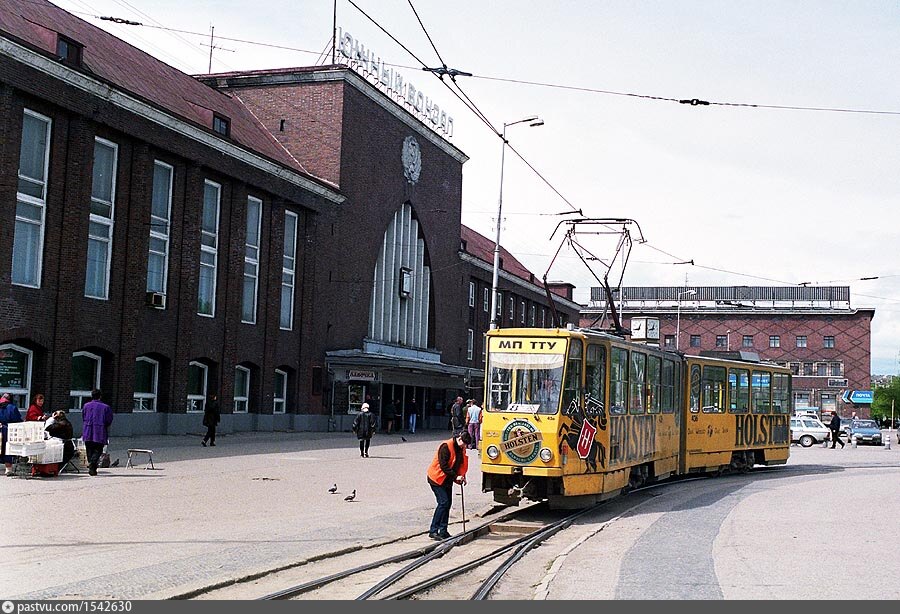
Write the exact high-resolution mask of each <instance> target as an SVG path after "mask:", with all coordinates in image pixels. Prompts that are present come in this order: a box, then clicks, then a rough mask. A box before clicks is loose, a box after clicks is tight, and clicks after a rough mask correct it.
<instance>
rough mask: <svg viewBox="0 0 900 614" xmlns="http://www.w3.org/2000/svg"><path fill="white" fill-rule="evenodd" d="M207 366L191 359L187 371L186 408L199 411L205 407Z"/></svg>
mask: <svg viewBox="0 0 900 614" xmlns="http://www.w3.org/2000/svg"><path fill="white" fill-rule="evenodd" d="M208 376H209V367H207V366H206V365H205V364H203V363H202V362H196V361H191V362H190V363H189V364H188V372H187V410H188V411H191V412H201V411H203V410H204V409H206V384H207V381H208Z"/></svg>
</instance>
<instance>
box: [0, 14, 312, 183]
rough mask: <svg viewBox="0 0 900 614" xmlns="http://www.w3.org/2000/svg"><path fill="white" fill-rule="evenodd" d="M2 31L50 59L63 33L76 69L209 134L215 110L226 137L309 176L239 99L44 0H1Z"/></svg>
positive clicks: (0, 30)
mask: <svg viewBox="0 0 900 614" xmlns="http://www.w3.org/2000/svg"><path fill="white" fill-rule="evenodd" d="M0 32H2V33H5V34H8V35H9V38H11V39H12V40H15V41H16V42H18V43H20V44H22V45H24V46H26V47H29V48H31V49H32V50H34V51H37V52H38V53H41V54H42V55H45V56H47V57H50V58H54V59H55V58H56V57H57V55H56V45H57V37H58V35H60V34H61V35H63V36H64V37H66V38H68V39H71V41H73V42H75V43H77V44H79V45H82V46H83V52H82V62H81V64H82V65H81V67H80V68H78V67H72V68H73V69H74V70H78V71H80V72H82V73H84V74H86V75H89V76H90V77H92V78H94V79H97V80H100V81H103V82H105V83H107V84H109V85H111V86H113V87H115V88H117V89H121V90H124V91H127V92H128V93H130V94H132V95H134V96H135V97H137V98H139V99H141V100H143V101H144V102H146V103H148V104H151V105H153V106H155V107H158V108H160V109H162V110H164V111H166V112H168V113H170V114H172V115H174V116H177V117H179V118H181V119H183V120H186V121H188V122H191V123H193V124H196V125H197V126H199V127H202V128H204V129H206V130H207V131H208V132H210V133H211V134H216V133H215V132H213V130H212V125H213V114H214V113H216V114H219V115H221V116H223V117H225V118H227V119H228V121H229V124H230V135H229V137H228V140H230V141H232V142H234V143H237V144H239V145H240V146H243V147H245V148H247V149H249V150H251V151H254V152H255V153H257V154H259V155H262V156H264V157H266V158H268V159H270V160H272V161H273V162H276V163H278V164H281V165H283V166H285V167H287V168H289V169H291V170H294V171H298V172H300V173H303V174H305V175H307V176H310V175H309V173H307V172H306V171H305V170H304V169H303V167H302V166H301V165H300V163H299V162H298V161H297V160H296V159H294V157H293V156H291V155H290V154H289V153H288V151H287V150H286V149H285V148H284V147H282V146H281V144H280V143H279V142H278V141H277V140H276V139H275V137H274V136H273V135H272V134H271V133H270V132H269V131H268V130H266V129H265V127H264V126H263V125H262V124H261V123H260V122H259V121H258V120H257V119H256V117H255V116H254V115H253V113H251V112H250V110H249V109H248V108H247V107H245V106H244V104H243V103H242V102H241V101H240V100H239V99H237V98H236V97H233V96H229V95H228V94H226V93H223V92H220V91H218V90H216V89H214V88H211V87H209V86H207V85H205V84H203V83H201V82H199V81H198V80H196V79H195V78H193V77H191V76H190V75H188V74H186V73H183V72H181V71H180V70H178V69H176V68H173V67H171V66H169V65H168V64H166V63H164V62H162V61H160V60H158V59H156V58H154V57H153V56H151V55H149V54H147V53H145V52H143V51H141V50H140V49H137V48H136V47H133V46H131V45H129V44H128V43H126V42H125V41H122V40H120V39H118V38H116V37H115V36H113V35H112V34H109V33H108V32H106V31H104V30H102V29H100V28H98V27H96V26H93V25H91V24H89V23H87V22H86V21H84V20H82V19H80V18H78V17H76V16H74V15H72V14H70V13H68V12H66V11H64V10H63V9H61V8H59V7H57V6H55V5H53V4H51V3H50V2H47V1H46V0H0ZM70 66H71V65H70ZM223 138H225V137H223ZM318 181H320V182H321V181H322V180H321V179H320V180H318Z"/></svg>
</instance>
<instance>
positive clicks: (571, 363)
mask: <svg viewBox="0 0 900 614" xmlns="http://www.w3.org/2000/svg"><path fill="white" fill-rule="evenodd" d="M487 349H488V354H487V362H486V374H485V396H486V399H485V405H484V417H483V421H482V425H481V430H482V458H481V468H482V474H483V483H482V487H483V490H485V491H492V492H493V494H494V499H495V500H496V501H498V502H501V503H506V504H516V503H517V502H518V501H519V500H520V499H522V498H526V499H533V500H543V499H546V500H548V501H549V503H550V505H551V507H555V508H574V507H583V506H586V505H590V504H592V503H594V502H597V501H600V500H602V499H605V498H609V497H612V496H614V495H616V494H618V493H620V492H621V491H623V490H624V489H627V488H635V487H637V486H639V485H641V484H643V483H645V482H648V481H653V480H660V479H664V478H667V477H670V476H673V475H681V474H689V473H709V472H722V471H724V470H726V469H736V470H746V469H749V468H750V467H752V466H753V465H756V464H759V465H778V464H784V463H786V462H787V459H788V455H789V449H790V426H789V425H790V415H791V398H792V396H791V373H790V370H789V369H787V368H785V367H781V366H779V365H775V364H772V363H766V362H752V361H747V360H724V359H719V358H709V357H703V356H688V355H684V354H681V353H676V352H671V351H666V350H663V349H660V348H659V347H656V346H650V345H646V344H642V343H636V342H632V341H627V340H625V339H623V338H621V337H618V336H614V335H610V334H607V333H603V332H599V331H594V330H589V329H533V328H522V329H501V330H492V331H489V332H488V333H487Z"/></svg>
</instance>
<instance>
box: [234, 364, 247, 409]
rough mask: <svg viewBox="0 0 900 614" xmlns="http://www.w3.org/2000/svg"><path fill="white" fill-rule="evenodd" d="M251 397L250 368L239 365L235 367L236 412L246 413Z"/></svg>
mask: <svg viewBox="0 0 900 614" xmlns="http://www.w3.org/2000/svg"><path fill="white" fill-rule="evenodd" d="M249 398H250V369H248V368H247V367H241V366H237V367H235V368H234V413H236V414H246V413H247V401H248V399H249Z"/></svg>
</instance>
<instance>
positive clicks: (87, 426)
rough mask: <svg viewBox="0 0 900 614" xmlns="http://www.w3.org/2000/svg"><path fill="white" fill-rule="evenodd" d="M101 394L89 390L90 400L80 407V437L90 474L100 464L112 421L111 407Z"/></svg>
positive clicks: (95, 473) (93, 473)
mask: <svg viewBox="0 0 900 614" xmlns="http://www.w3.org/2000/svg"><path fill="white" fill-rule="evenodd" d="M102 396H103V393H102V392H100V391H99V390H97V389H96V388H95V389H94V390H92V391H91V399H92V400H91V401H90V402H88V403H85V404H84V407H82V408H81V417H82V421H83V426H82V429H81V439H82V440H84V451H85V452H86V453H87V460H88V474H90V475H97V465H98V464H100V455H101V454H103V446H105V445H106V444H107V442H108V441H109V425H110V424H112V421H113V412H112V409H111V408H110V406H109V405H107V404H106V403H104V402H103V401H101V400H100V398H101V397H102Z"/></svg>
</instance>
